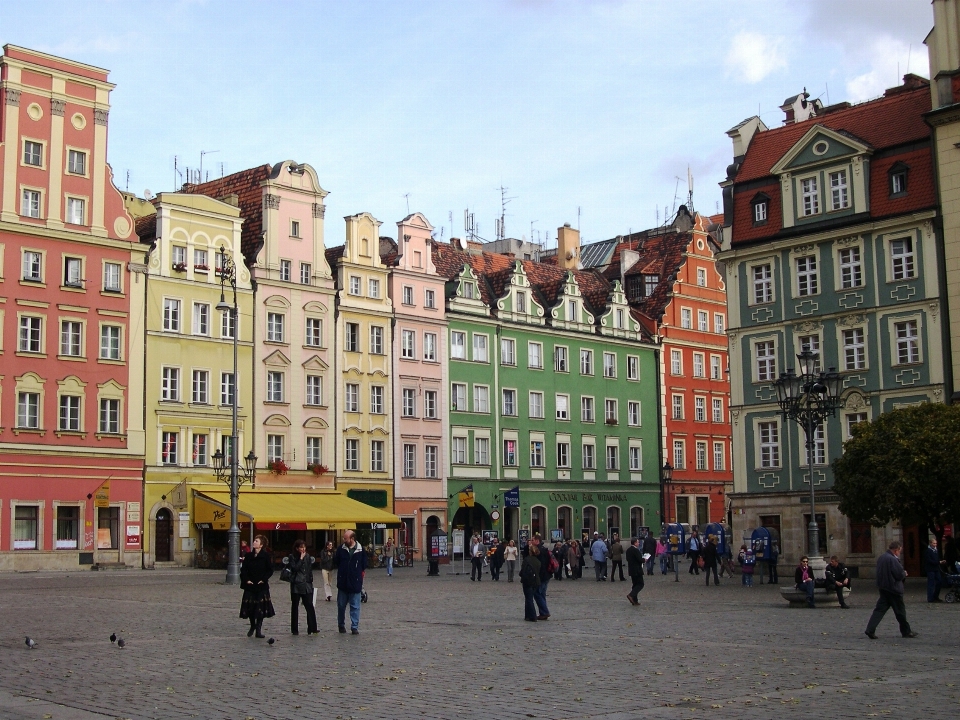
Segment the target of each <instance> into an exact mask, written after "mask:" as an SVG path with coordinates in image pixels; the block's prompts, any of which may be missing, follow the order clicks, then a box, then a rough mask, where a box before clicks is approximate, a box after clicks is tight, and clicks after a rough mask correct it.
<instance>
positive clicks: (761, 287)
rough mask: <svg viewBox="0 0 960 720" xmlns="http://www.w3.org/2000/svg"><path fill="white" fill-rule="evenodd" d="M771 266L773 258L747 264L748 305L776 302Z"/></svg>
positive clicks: (772, 265) (772, 266)
mask: <svg viewBox="0 0 960 720" xmlns="http://www.w3.org/2000/svg"><path fill="white" fill-rule="evenodd" d="M773 268H774V263H773V260H765V261H762V262H760V261H758V262H755V263H751V264H750V265H748V266H747V272H748V273H749V274H750V278H749V280H750V303H749V304H750V305H767V304H769V303H772V302H776V299H777V297H776V293H775V285H774V282H773Z"/></svg>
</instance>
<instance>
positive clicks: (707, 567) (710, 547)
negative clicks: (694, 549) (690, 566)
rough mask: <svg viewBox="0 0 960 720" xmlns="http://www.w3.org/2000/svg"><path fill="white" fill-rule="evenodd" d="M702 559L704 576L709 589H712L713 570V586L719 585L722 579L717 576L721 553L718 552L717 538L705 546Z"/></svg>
mask: <svg viewBox="0 0 960 720" xmlns="http://www.w3.org/2000/svg"><path fill="white" fill-rule="evenodd" d="M702 557H703V575H704V577H705V578H706V580H707V587H710V571H711V570H713V584H714V585H719V584H720V578H719V577H718V576H717V560H718V559H719V553H718V552H717V539H716V538H715V537H712V538H710V539H709V540H708V541H707V542H706V544H705V545H704V546H703V555H702Z"/></svg>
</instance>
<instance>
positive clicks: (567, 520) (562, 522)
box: [557, 506, 573, 538]
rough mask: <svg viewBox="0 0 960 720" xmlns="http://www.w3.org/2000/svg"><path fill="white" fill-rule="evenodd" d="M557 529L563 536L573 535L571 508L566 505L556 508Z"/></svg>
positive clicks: (569, 536) (570, 536)
mask: <svg viewBox="0 0 960 720" xmlns="http://www.w3.org/2000/svg"><path fill="white" fill-rule="evenodd" d="M557 529H558V530H559V531H560V533H561V534H562V535H563V537H564V538H572V537H573V508H571V507H568V506H563V507H559V508H557Z"/></svg>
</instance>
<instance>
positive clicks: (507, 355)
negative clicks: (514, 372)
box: [500, 338, 517, 366]
mask: <svg viewBox="0 0 960 720" xmlns="http://www.w3.org/2000/svg"><path fill="white" fill-rule="evenodd" d="M500 364H501V365H511V366H513V365H516V364H517V341H516V340H514V339H513V338H500Z"/></svg>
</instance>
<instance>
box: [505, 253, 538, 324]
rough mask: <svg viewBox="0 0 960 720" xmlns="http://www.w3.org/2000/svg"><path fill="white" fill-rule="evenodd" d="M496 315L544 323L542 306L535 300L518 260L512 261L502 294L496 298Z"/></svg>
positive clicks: (528, 280)
mask: <svg viewBox="0 0 960 720" xmlns="http://www.w3.org/2000/svg"><path fill="white" fill-rule="evenodd" d="M497 315H498V316H499V317H501V318H503V319H504V320H510V321H512V322H516V323H527V324H530V325H546V317H545V315H546V313H545V312H544V308H543V306H542V305H541V304H540V303H539V302H537V300H536V296H535V293H534V291H533V286H532V285H531V284H530V279H529V278H528V277H527V273H526V272H525V271H524V269H523V263H522V262H520V261H519V260H515V261H514V263H513V268H512V270H511V271H510V274H509V279H508V280H507V283H506V286H505V287H504V294H503V296H502V297H500V298H499V299H498V300H497Z"/></svg>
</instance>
